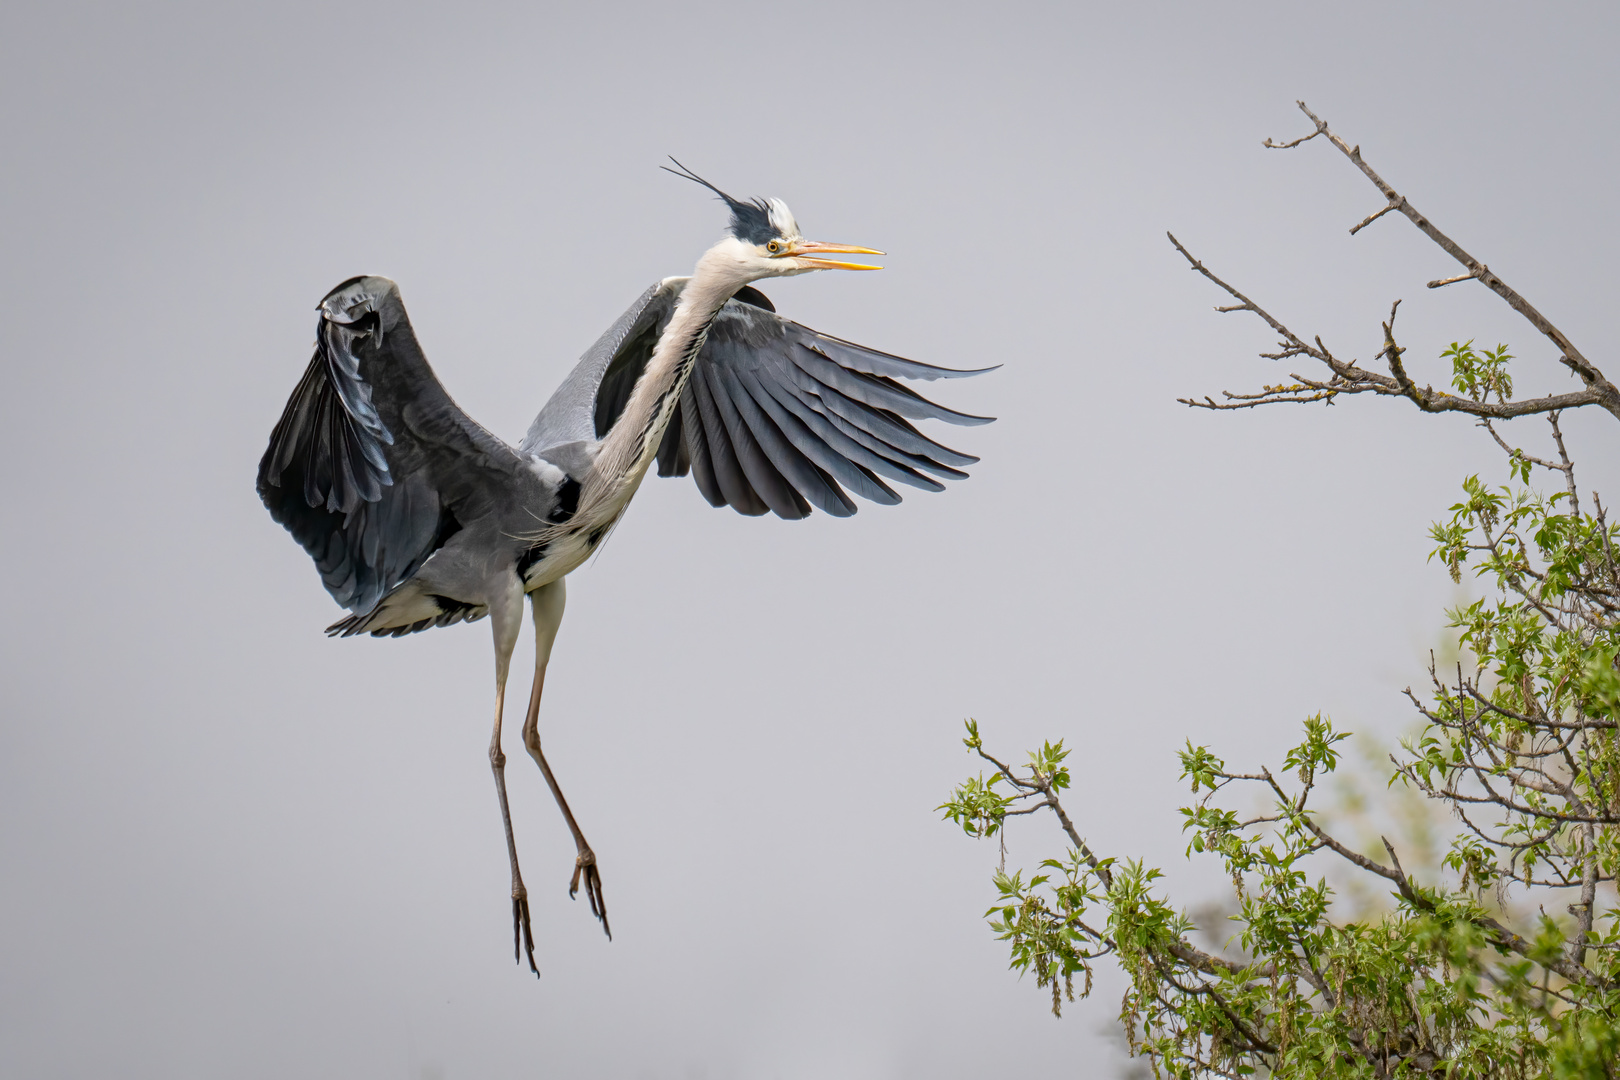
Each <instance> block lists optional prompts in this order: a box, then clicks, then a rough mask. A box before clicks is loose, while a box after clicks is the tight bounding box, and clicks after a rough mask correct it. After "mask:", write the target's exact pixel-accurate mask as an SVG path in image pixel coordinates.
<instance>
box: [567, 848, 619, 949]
mask: <svg viewBox="0 0 1620 1080" xmlns="http://www.w3.org/2000/svg"><path fill="white" fill-rule="evenodd" d="M581 874H583V875H584V877H585V899H586V901H587V902H588V903H589V904H590V905H591V914H592V915H595V916H596V917H597V918H598V919H600V920H601V922H602V932H603V933H604V934H606V935H607V936H608V940H609V941H612V940H613V928H612V927H611V926H609V925H608V917H607V899H606V898H605V897H604V896H603V895H602V872H601V871H600V870H598V869H597V868H596V853H595V852H594V851H592V850H591V849H590V848H586V849H584V850H583V851H581V852H580V853H579V857H578V858H576V859H575V860H574V876H573V877H572V878H570V879H569V881H568V899H570V900H572V899H574V897H575V895H576V894H577V893H578V892H579V879H580V875H581Z"/></svg>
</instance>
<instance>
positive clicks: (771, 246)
mask: <svg viewBox="0 0 1620 1080" xmlns="http://www.w3.org/2000/svg"><path fill="white" fill-rule="evenodd" d="M765 250H766V251H768V252H770V253H771V254H772V255H775V254H776V253H777V252H778V251H781V250H782V241H780V240H772V241H771V242H770V243H768V244H766V245H765Z"/></svg>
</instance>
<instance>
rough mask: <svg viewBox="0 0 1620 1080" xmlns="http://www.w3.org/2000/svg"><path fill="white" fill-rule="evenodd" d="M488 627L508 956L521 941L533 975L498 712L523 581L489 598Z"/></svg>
mask: <svg viewBox="0 0 1620 1080" xmlns="http://www.w3.org/2000/svg"><path fill="white" fill-rule="evenodd" d="M489 622H490V628H491V630H492V631H493V632H494V635H495V733H494V734H493V735H491V736H490V740H489V767H490V769H491V770H493V771H494V773H495V794H496V795H498V796H500V800H501V824H502V825H503V826H505V828H506V855H507V858H508V859H510V860H511V863H512V959H513V960H518V959H519V955H518V949H519V946H520V945H521V947H522V949H523V952H524V953H526V954H527V956H528V959H529V970H530V971H532V972H534V974H535V976H536V977H539V975H540V969H539V968H538V967H536V966H535V964H534V931H533V930H532V929H531V927H530V925H529V891H528V890H527V889H526V888H524V887H523V874H522V873H521V872H520V871H519V870H518V856H517V841H516V840H514V839H513V838H512V809H511V807H510V806H508V805H507V801H506V753H505V751H503V750H502V749H501V713H502V712H503V711H504V706H505V704H506V675H507V672H508V671H509V670H510V669H511V666H512V649H513V647H514V646H516V645H517V637H518V631H519V629H520V628H521V626H522V624H523V585H522V582H521V581H519V579H518V578H517V577H516V575H513V577H512V581H511V583H510V586H509V587H508V588H506V589H503V590H502V592H501V594H500V595H498V596H495V597H493V598H491V601H490V605H489Z"/></svg>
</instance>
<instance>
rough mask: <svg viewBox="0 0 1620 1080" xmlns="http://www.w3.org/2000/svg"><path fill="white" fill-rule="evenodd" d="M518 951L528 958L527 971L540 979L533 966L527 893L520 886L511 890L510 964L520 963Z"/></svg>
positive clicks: (537, 970) (537, 969)
mask: <svg viewBox="0 0 1620 1080" xmlns="http://www.w3.org/2000/svg"><path fill="white" fill-rule="evenodd" d="M519 949H521V950H522V952H523V953H526V954H527V955H528V958H529V970H530V971H532V972H534V977H535V978H537V979H538V978H539V977H540V969H539V968H538V967H535V964H534V931H533V930H532V929H530V927H529V891H528V890H527V889H525V888H524V887H523V886H522V885H519V886H518V887H517V888H515V889H513V890H512V962H513V963H515V964H516V963H522V962H523V958H522V956H521V955H520V953H519Z"/></svg>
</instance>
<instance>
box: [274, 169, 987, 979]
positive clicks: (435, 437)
mask: <svg viewBox="0 0 1620 1080" xmlns="http://www.w3.org/2000/svg"><path fill="white" fill-rule="evenodd" d="M694 179H696V178H695V177H694ZM700 182H703V181H700ZM704 183H705V185H706V186H708V187H711V188H713V185H708V184H707V183H706V182H704ZM714 190H715V191H717V192H718V189H714ZM721 195H722V197H723V198H725V199H726V201H727V203H728V204H729V205H730V206H731V209H732V211H733V222H732V224H733V229H732V234H731V235H729V236H727V237H725V238H723V239H722V240H721V241H720V242H719V243H717V244H715V245H714V246H713V247H711V248H710V249H709V250H708V251H707V252H706V253H705V254H704V255H703V257H702V258H701V259H699V261H698V264H697V268H696V270H695V271H694V273H693V276H692V277H690V278H666V279H664V280H663V281H661V282H659V283H658V284H656V285H654V286H653V287H652V288H650V289H648V290H647V291H646V292H645V293H643V294H642V295H641V296H640V297H639V298H638V299H637V300H636V302H635V303H634V304H632V305H631V306H630V308H629V309H628V310H627V311H626V312H625V313H624V314H623V315H622V316H620V317H619V318H618V319H617V320H616V321H615V322H614V323H613V325H612V326H611V327H609V329H608V331H607V332H606V333H605V334H603V335H602V337H601V338H600V339H598V340H597V342H596V343H595V344H594V345H592V346H591V348H590V349H588V350H587V351H586V353H585V355H584V357H583V358H582V359H581V360H580V362H579V364H578V365H576V366H575V368H574V369H573V371H571V372H570V373H569V375H568V376H567V377H566V378H565V379H564V380H563V381H562V384H561V385H560V386H559V387H558V388H557V391H556V393H555V394H553V395H552V397H551V400H550V401H548V402H547V403H546V405H545V407H544V408H543V409H541V410H540V414H539V415H538V416H536V417H535V420H534V423H533V424H531V425H530V427H529V430H528V432H527V434H526V435H525V436H524V438H523V440H522V441H521V442H520V443H519V444H518V445H517V446H515V447H514V446H511V445H509V444H507V443H505V442H503V441H502V440H500V439H498V438H496V437H495V436H493V435H491V434H490V433H489V432H488V431H486V430H484V429H483V428H482V427H480V426H479V425H478V424H476V423H475V422H473V420H472V419H470V418H469V417H468V416H467V415H466V414H465V413H464V412H462V411H461V409H460V408H459V407H457V405H456V403H455V402H454V401H453V400H451V398H450V395H449V394H448V393H446V392H445V389H444V387H443V386H442V385H440V383H439V380H438V379H437V377H435V375H434V374H433V369H432V368H431V367H430V366H429V365H428V362H427V358H426V357H425V356H424V355H423V353H422V349H421V346H420V345H419V344H418V342H417V340H416V335H415V333H414V332H413V331H412V329H411V323H410V318H409V317H408V316H407V314H406V312H405V306H404V303H403V302H402V301H401V299H400V295H399V290H398V288H397V287H396V286H395V285H394V283H393V282H391V281H389V280H387V279H386V278H378V277H360V278H351V279H349V280H348V281H345V282H344V283H343V284H341V285H339V286H338V287H337V288H336V289H334V290H333V291H332V292H330V293H328V294H327V296H326V297H325V298H324V299H323V300H322V301H321V303H320V305H319V308H320V320H319V323H318V324H317V326H316V340H315V352H314V356H313V357H312V358H311V360H310V363H309V366H308V368H307V369H306V370H305V372H304V376H303V378H302V379H301V380H300V382H299V383H298V386H297V387H296V389H295V390H294V391H293V394H292V397H291V398H290V399H289V400H288V402H287V406H286V408H285V410H284V411H283V412H282V415H281V419H280V421H279V422H278V423H277V424H276V426H275V429H274V431H273V432H272V433H271V436H270V443H269V446H268V447H267V448H266V450H265V453H264V457H263V458H262V459H261V461H260V462H259V475H258V491H259V496H260V498H261V499H262V500H263V501H264V504H265V507H266V508H267V509H268V510H269V511H270V514H271V516H272V517H273V518H274V519H275V520H276V521H278V522H279V523H281V524H282V525H283V526H284V527H285V528H286V529H287V531H288V532H290V533H291V534H292V535H293V537H294V539H296V540H297V541H298V543H299V544H300V545H301V546H302V547H303V548H304V550H305V551H306V552H307V553H308V554H309V556H310V557H311V558H312V559H313V560H314V562H315V565H316V569H317V570H318V571H319V573H320V576H321V582H322V584H323V585H325V587H326V589H327V591H328V592H329V593H330V594H331V595H332V598H333V599H334V600H336V601H337V602H338V603H339V604H341V605H342V606H343V607H345V608H347V609H348V610H349V615H348V617H347V618H344V619H342V620H340V621H338V622H336V623H334V624H333V625H332V626H330V627H328V628H327V632H328V633H330V634H338V635H343V636H348V635H351V634H362V633H369V634H372V635H375V636H398V635H401V634H408V633H413V632H415V631H418V630H425V629H428V628H430V627H435V626H448V625H450V624H452V623H457V622H464V621H473V620H477V619H482V618H485V617H489V619H490V624H491V629H492V632H493V637H494V645H495V687H496V690H495V722H494V732H493V735H492V737H491V742H490V751H489V761H490V766H491V769H492V771H493V773H494V777H495V783H496V791H497V794H498V795H499V798H500V806H501V817H502V821H503V824H504V826H505V830H506V845H507V855H508V859H509V862H510V864H511V871H512V920H513V939H514V945H513V947H514V951H515V952H518V953H521V952H523V951H526V952H527V953H528V960H529V966H530V969H531V970H533V971H535V973H536V974H538V971H539V969H538V968H537V967H536V966H535V963H534V942H533V936H532V934H531V932H530V920H529V910H528V899H527V897H528V893H527V890H526V887H525V886H524V884H523V879H522V875H521V873H520V871H519V867H518V856H517V847H516V841H515V840H514V838H513V832H512V827H511V812H510V806H509V804H508V801H507V796H506V781H505V771H504V769H505V761H506V756H505V753H504V752H503V751H502V748H501V725H502V717H503V715H504V705H505V693H506V683H507V675H508V673H509V670H510V662H511V658H512V653H513V649H514V647H515V645H516V642H517V639H518V635H519V632H520V630H521V623H522V612H523V598H524V596H525V595H527V596H528V597H529V599H530V601H531V604H530V607H531V613H532V617H533V621H534V626H535V669H534V683H533V689H532V692H531V697H530V701H529V708H528V713H527V718H526V720H525V723H524V727H523V741H524V746H525V747H526V748H527V750H528V751H529V754H530V756H532V757H533V758H534V760H535V762H536V763H537V764H538V765H539V767H540V770H541V773H542V774H543V775H544V777H545V779H546V782H547V784H548V785H549V786H550V788H551V791H552V794H553V795H554V796H555V798H556V800H557V804H558V806H559V808H560V809H561V810H562V813H563V816H564V818H565V819H566V820H567V822H568V825H569V828H570V830H571V831H572V833H573V836H574V842H575V845H576V848H577V851H578V857H577V858H576V860H575V864H574V876H573V879H572V881H571V883H570V886H569V892H570V894H571V895H572V894H573V892H574V891H575V890H576V889H577V888H579V887H580V883H581V879H582V877H583V880H584V887H585V890H586V895H587V897H588V898H589V900H590V906H591V911H592V913H593V914H595V915H596V916H597V917H598V918H599V919H600V920H601V922H602V928H603V930H604V931H606V930H608V922H607V907H606V903H605V900H604V899H603V895H602V884H601V875H600V872H599V870H598V867H597V864H596V855H595V853H594V851H592V849H591V847H590V845H589V844H588V843H587V842H586V840H585V837H584V834H583V832H582V831H581V830H580V828H579V826H578V824H577V822H575V820H574V817H573V814H572V812H571V811H570V810H569V808H568V804H567V800H566V799H564V798H563V794H562V790H561V788H560V787H559V786H558V784H557V781H556V778H555V777H554V776H553V774H552V772H551V768H550V766H549V765H548V764H547V762H546V759H545V755H544V754H543V753H542V752H541V746H540V737H539V729H538V726H537V716H538V712H539V707H540V700H541V694H542V691H543V688H544V685H545V673H546V668H547V664H548V663H549V660H550V656H551V649H552V645H553V643H554V642H555V640H556V635H557V631H558V628H559V627H560V625H561V622H562V616H563V609H564V606H565V602H566V593H565V589H564V584H565V579H566V575H567V574H569V573H570V572H571V571H573V570H574V569H575V568H577V567H578V566H579V565H580V564H581V563H583V562H584V561H585V560H586V559H587V558H589V557H590V555H591V553H592V552H593V551H595V550H596V549H597V547H598V546H599V545H600V544H601V543H602V542H603V540H604V539H605V538H606V537H607V536H608V535H609V534H610V533H611V531H612V529H613V528H614V526H615V525H616V524H617V522H618V521H619V520H620V518H621V517H622V515H623V513H624V510H625V508H626V507H627V506H628V504H629V502H630V500H631V498H632V497H633V496H634V494H635V492H636V490H637V488H638V486H639V484H640V483H641V480H642V478H643V477H644V476H645V474H646V472H647V471H648V470H649V469H650V468H651V466H652V463H653V462H654V461H656V462H657V464H658V472H659V474H660V475H662V476H685V475H690V476H691V477H692V479H693V481H694V482H695V483H696V485H697V487H698V490H699V491H700V492H701V493H702V495H703V496H704V498H706V499H707V500H708V501H709V502H710V503H711V504H712V505H714V506H730V507H732V508H733V509H735V510H737V511H738V512H740V513H743V514H749V515H760V514H765V513H767V512H774V513H775V514H777V515H778V516H779V517H783V518H790V519H791V518H802V517H805V516H806V515H807V514H809V513H811V512H812V511H813V510H821V511H823V512H825V513H827V514H831V515H833V516H837V517H847V516H849V515H850V514H853V513H855V511H856V506H857V504H856V500H855V496H859V497H861V498H864V499H868V500H871V501H874V502H878V503H885V504H893V503H897V502H899V501H900V496H899V494H898V493H897V492H896V491H895V490H894V488H892V487H890V486H889V484H888V483H886V482H885V481H894V482H896V483H899V484H904V485H910V486H912V487H917V488H921V489H924V490H930V491H938V490H941V489H942V488H943V485H942V484H941V483H940V482H939V479H936V477H937V478H944V479H955V478H960V477H963V476H965V475H966V474H965V473H963V472H962V471H961V467H962V466H965V465H969V464H972V463H973V462H975V461H976V460H978V459H977V458H974V457H971V456H970V455H967V454H962V453H960V452H958V451H955V450H952V449H950V448H948V447H946V446H943V445H942V444H940V443H938V442H936V441H934V440H933V439H931V438H929V437H928V436H926V435H924V434H923V433H922V432H921V431H919V430H918V429H917V428H916V427H915V426H914V425H913V423H912V421H914V420H929V419H932V420H942V421H944V422H946V423H951V424H963V425H972V424H982V423H986V422H988V420H989V417H982V416H972V415H969V414H966V413H960V412H956V411H954V410H951V409H947V408H945V407H943V406H941V405H937V404H935V403H934V402H932V401H929V400H928V399H927V398H924V397H922V396H921V395H920V394H917V393H916V392H915V391H913V390H911V389H910V388H909V387H907V386H905V385H904V384H903V383H902V382H900V381H899V380H901V379H924V380H934V379H941V378H956V377H959V376H963V375H972V374H977V372H973V371H953V370H949V369H946V368H939V367H934V366H931V365H928V364H920V363H917V362H915V361H912V360H907V359H905V358H903V357H899V356H895V355H892V354H890V353H884V352H878V351H876V350H872V349H867V348H865V347H864V346H860V345H856V344H854V343H853V342H849V341H844V340H842V339H840V338H835V337H831V336H828V335H825V334H820V333H818V332H816V331H814V330H811V329H810V328H808V327H805V326H802V325H800V324H799V323H796V322H793V321H791V320H789V319H785V318H783V317H781V316H780V315H778V314H776V312H775V310H774V308H773V306H772V304H771V302H770V301H769V300H768V299H766V298H765V296H764V294H763V293H760V292H759V291H758V290H756V289H754V288H752V287H751V285H750V284H749V283H750V282H752V281H757V280H760V279H762V278H765V277H781V276H791V275H795V274H802V273H807V272H810V271H814V270H827V269H842V270H864V269H874V268H873V267H869V266H865V265H863V264H858V263H848V262H842V261H837V260H829V259H826V258H824V257H822V256H824V255H827V254H838V253H857V254H859V253H865V254H881V253H880V252H873V251H871V249H868V248H858V247H852V246H849V245H845V244H830V243H822V242H816V241H808V240H805V239H804V237H803V236H801V235H800V233H799V230H798V226H797V224H796V223H795V222H794V220H793V215H792V213H791V212H790V211H789V210H788V208H787V206H786V204H784V203H783V202H782V201H781V200H780V199H772V200H768V201H767V200H755V201H754V202H752V203H742V202H740V201H739V200H735V199H732V198H731V197H730V196H726V195H724V194H723V193H721ZM983 370H989V369H983Z"/></svg>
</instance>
